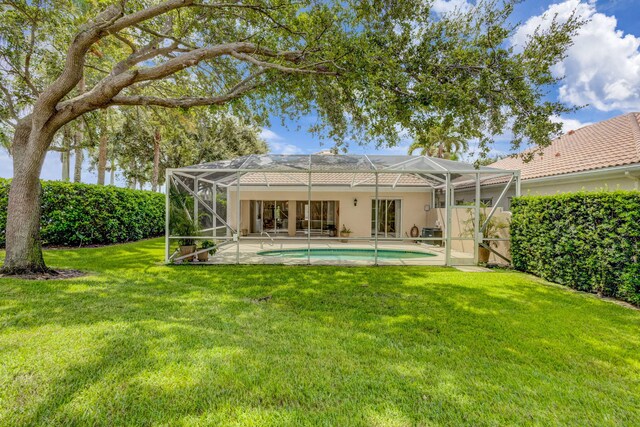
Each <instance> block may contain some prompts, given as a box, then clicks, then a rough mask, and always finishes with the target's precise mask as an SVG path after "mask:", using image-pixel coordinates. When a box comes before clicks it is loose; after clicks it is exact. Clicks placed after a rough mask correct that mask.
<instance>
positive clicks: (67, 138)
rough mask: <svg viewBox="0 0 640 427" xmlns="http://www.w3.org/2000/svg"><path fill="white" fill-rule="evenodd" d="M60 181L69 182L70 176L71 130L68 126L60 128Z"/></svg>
mask: <svg viewBox="0 0 640 427" xmlns="http://www.w3.org/2000/svg"><path fill="white" fill-rule="evenodd" d="M62 145H63V150H64V151H63V152H62V181H64V182H69V179H70V176H71V173H70V172H71V162H70V160H71V159H70V157H71V130H70V129H69V126H65V127H64V128H63V129H62Z"/></svg>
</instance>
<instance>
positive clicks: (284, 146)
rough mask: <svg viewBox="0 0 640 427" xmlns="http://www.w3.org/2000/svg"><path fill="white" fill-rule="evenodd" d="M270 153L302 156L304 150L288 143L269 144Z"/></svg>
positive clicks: (272, 142) (273, 142)
mask: <svg viewBox="0 0 640 427" xmlns="http://www.w3.org/2000/svg"><path fill="white" fill-rule="evenodd" d="M269 152H270V153H273V154H302V149H301V148H300V147H298V146H296V145H293V144H288V143H286V142H275V141H271V142H269Z"/></svg>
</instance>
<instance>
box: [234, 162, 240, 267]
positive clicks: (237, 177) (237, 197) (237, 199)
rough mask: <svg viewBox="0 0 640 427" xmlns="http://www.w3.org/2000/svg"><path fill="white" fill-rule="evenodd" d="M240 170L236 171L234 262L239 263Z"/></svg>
mask: <svg viewBox="0 0 640 427" xmlns="http://www.w3.org/2000/svg"><path fill="white" fill-rule="evenodd" d="M240 219H241V216H240V172H236V221H237V222H236V236H235V237H236V264H240Z"/></svg>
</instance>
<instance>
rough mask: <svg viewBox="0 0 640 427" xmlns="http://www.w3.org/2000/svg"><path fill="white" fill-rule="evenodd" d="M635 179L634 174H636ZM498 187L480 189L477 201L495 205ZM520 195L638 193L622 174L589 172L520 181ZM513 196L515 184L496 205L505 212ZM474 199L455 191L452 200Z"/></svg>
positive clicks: (468, 192) (635, 184) (631, 180)
mask: <svg viewBox="0 0 640 427" xmlns="http://www.w3.org/2000/svg"><path fill="white" fill-rule="evenodd" d="M636 176H637V172H636ZM503 188H504V184H503V185H502V186H490V187H482V188H481V195H480V198H481V199H485V198H493V202H494V204H495V203H496V202H497V200H498V197H499V196H500V193H501V192H502V190H503ZM520 189H521V194H522V195H523V196H524V195H532V196H536V195H540V196H544V195H551V194H557V193H571V192H576V191H602V190H640V188H639V181H638V179H637V178H635V179H634V178H633V176H632V177H628V176H625V175H624V173H623V172H615V173H614V172H598V173H596V172H593V175H589V174H586V175H579V176H573V177H572V176H568V175H565V176H558V177H556V178H555V179H548V180H544V181H538V182H536V181H533V180H524V181H522V184H521V186H520ZM513 196H515V185H512V186H511V188H510V189H509V191H508V192H507V194H506V195H505V197H504V199H503V200H502V201H501V203H500V204H499V206H500V207H501V208H503V209H505V210H508V209H509V197H513ZM474 199H475V190H473V189H468V190H467V189H465V190H457V191H455V194H454V197H453V200H454V201H456V200H464V202H465V203H471V202H473V200H474Z"/></svg>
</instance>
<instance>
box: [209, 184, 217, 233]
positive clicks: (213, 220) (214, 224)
mask: <svg viewBox="0 0 640 427" xmlns="http://www.w3.org/2000/svg"><path fill="white" fill-rule="evenodd" d="M211 187H212V190H213V197H212V200H211V206H213V211H214V212H215V213H218V190H217V185H216V183H215V182H214V183H213V184H211ZM211 226H212V227H213V231H212V237H213V239H214V240H215V239H216V237H218V218H217V217H216V216H215V215H211Z"/></svg>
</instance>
